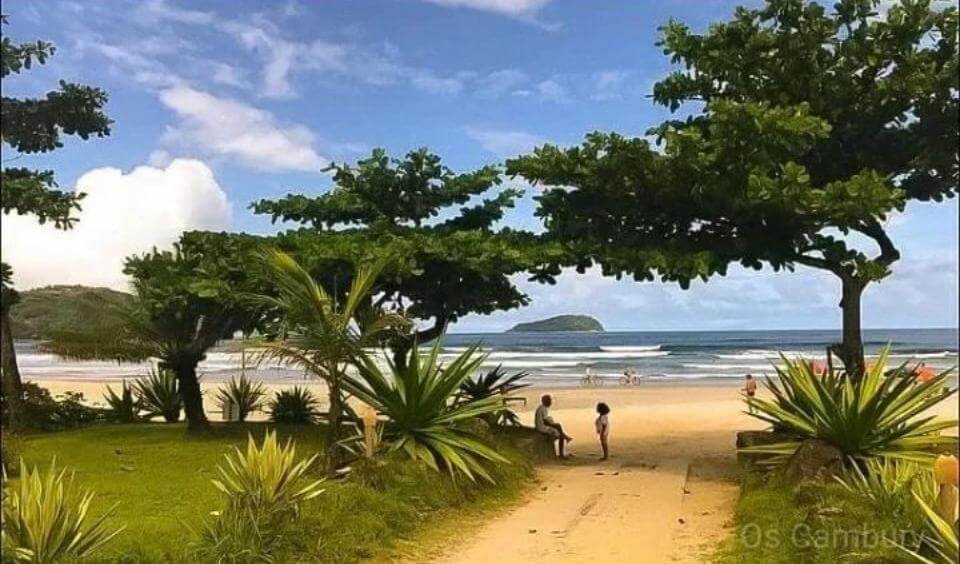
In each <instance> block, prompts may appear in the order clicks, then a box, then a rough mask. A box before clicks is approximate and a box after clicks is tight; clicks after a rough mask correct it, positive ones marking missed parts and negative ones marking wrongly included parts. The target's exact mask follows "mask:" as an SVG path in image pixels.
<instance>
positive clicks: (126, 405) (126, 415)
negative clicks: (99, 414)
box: [103, 380, 140, 423]
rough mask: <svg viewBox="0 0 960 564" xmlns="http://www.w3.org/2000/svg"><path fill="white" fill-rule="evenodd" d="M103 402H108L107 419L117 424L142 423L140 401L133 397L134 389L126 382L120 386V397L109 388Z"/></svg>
mask: <svg viewBox="0 0 960 564" xmlns="http://www.w3.org/2000/svg"><path fill="white" fill-rule="evenodd" d="M103 401H105V402H107V411H106V414H105V417H106V418H107V419H109V420H110V421H113V422H115V423H136V422H137V421H140V401H139V400H138V399H136V398H135V397H134V396H133V389H132V388H131V387H130V386H129V385H128V384H127V381H126V380H124V381H123V382H122V383H121V384H120V395H117V394H116V392H114V391H113V389H112V388H111V387H110V386H107V393H106V394H104V395H103Z"/></svg>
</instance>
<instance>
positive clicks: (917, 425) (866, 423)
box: [743, 350, 957, 463]
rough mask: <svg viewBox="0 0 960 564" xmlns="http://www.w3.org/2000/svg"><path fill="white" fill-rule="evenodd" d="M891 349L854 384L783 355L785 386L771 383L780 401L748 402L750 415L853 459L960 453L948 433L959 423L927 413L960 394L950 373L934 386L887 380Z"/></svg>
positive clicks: (789, 446) (773, 450)
mask: <svg viewBox="0 0 960 564" xmlns="http://www.w3.org/2000/svg"><path fill="white" fill-rule="evenodd" d="M887 354H888V351H887V350H884V351H883V352H882V353H881V355H880V358H879V359H878V361H877V362H876V363H874V364H873V366H871V367H870V369H869V370H867V371H866V372H865V373H864V375H863V378H861V379H859V380H857V381H852V380H851V379H850V378H846V377H845V376H844V375H843V374H840V373H838V374H830V373H825V374H822V375H821V374H817V373H816V372H815V371H814V370H813V369H812V368H811V367H810V365H809V364H808V363H806V362H803V361H791V360H790V359H788V358H786V357H783V363H784V367H783V368H782V369H781V368H778V369H777V371H778V372H779V376H780V383H779V384H777V383H776V382H774V381H773V380H771V379H769V378H768V379H767V380H766V387H767V389H768V390H769V391H770V393H771V394H772V395H773V399H772V400H766V399H760V398H758V397H752V398H747V399H746V401H747V404H748V405H749V406H750V407H751V408H752V409H751V412H750V413H749V415H750V416H752V417H756V418H758V419H761V420H763V421H766V422H768V423H771V424H772V425H774V426H775V427H777V428H780V429H783V430H786V431H788V432H790V433H792V434H795V435H797V436H798V437H799V438H800V439H801V440H802V439H820V440H823V441H825V442H827V443H829V444H831V445H833V446H834V447H836V448H838V449H839V450H840V451H841V452H842V453H843V454H844V455H845V456H848V457H853V458H858V459H861V458H866V457H871V456H885V457H894V458H901V459H909V460H916V461H925V462H928V463H929V462H930V461H931V460H932V459H933V458H934V454H933V452H935V451H937V450H940V449H942V448H944V447H947V448H950V449H951V450H955V449H956V444H957V438H956V437H951V436H945V435H942V434H941V433H940V431H943V430H945V429H951V428H955V427H956V426H957V420H955V419H950V420H945V419H940V418H937V417H936V416H933V415H926V414H925V412H926V411H927V410H928V409H930V408H931V407H933V406H935V405H937V404H939V403H940V402H943V401H945V400H947V399H948V398H949V397H950V396H952V395H953V394H954V393H956V391H957V390H956V389H948V388H945V383H946V379H947V378H948V377H949V373H948V372H944V373H943V374H940V375H938V376H936V377H934V378H931V379H929V380H927V381H920V380H918V379H915V378H909V377H903V376H898V375H891V376H886V375H885V374H884V373H885V368H884V367H885V365H886V359H887ZM799 445H800V442H799V441H797V442H784V443H779V444H775V445H768V446H762V447H749V448H746V449H743V450H744V451H745V452H755V453H769V454H777V455H781V456H779V457H777V458H776V460H783V459H784V457H785V456H788V455H790V454H792V453H793V452H794V451H795V450H796V449H797V447H798V446H799Z"/></svg>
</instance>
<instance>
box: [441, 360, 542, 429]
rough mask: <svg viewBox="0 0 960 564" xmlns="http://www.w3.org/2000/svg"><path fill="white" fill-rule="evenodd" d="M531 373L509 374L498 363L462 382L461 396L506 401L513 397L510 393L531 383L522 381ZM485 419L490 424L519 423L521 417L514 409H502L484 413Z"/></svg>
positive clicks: (471, 398)
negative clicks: (484, 372)
mask: <svg viewBox="0 0 960 564" xmlns="http://www.w3.org/2000/svg"><path fill="white" fill-rule="evenodd" d="M529 375H530V374H529V373H528V372H517V373H515V374H512V375H508V374H507V373H506V372H504V370H503V368H502V365H497V367H496V368H493V369H491V370H489V371H487V373H486V374H480V375H477V376H474V377H473V378H467V379H466V380H464V381H463V383H461V384H460V394H459V395H460V398H461V399H466V400H467V401H473V400H481V399H485V398H489V397H501V398H503V401H504V403H507V402H509V401H511V400H513V399H517V400H520V399H521V398H511V397H510V394H512V393H514V392H516V391H517V390H521V389H523V388H526V387H527V386H529V385H530V384H528V383H525V382H522V380H524V379H526V378H527V376H529ZM484 419H485V420H486V421H487V423H489V424H490V425H519V424H520V418H519V417H518V416H517V414H516V413H515V412H514V411H513V410H512V409H501V410H500V411H495V412H493V413H489V414H486V415H484Z"/></svg>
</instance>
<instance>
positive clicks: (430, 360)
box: [344, 340, 509, 482]
mask: <svg viewBox="0 0 960 564" xmlns="http://www.w3.org/2000/svg"><path fill="white" fill-rule="evenodd" d="M408 354H409V360H408V361H407V363H406V366H404V367H398V366H397V365H395V364H394V363H393V362H390V361H388V365H389V373H384V372H383V370H382V369H381V368H380V366H379V365H378V364H377V362H376V361H375V360H374V359H373V358H372V357H370V356H368V355H366V354H361V355H359V356H358V359H357V364H358V368H359V375H358V376H356V377H355V376H352V375H349V376H347V378H346V380H345V386H344V388H345V389H346V390H347V391H348V392H350V393H351V394H353V395H354V396H355V397H356V398H357V399H359V400H360V401H362V402H364V403H366V404H367V405H369V406H370V407H372V408H373V409H375V410H376V411H377V412H379V413H380V414H382V415H385V416H386V417H387V419H388V420H387V423H386V425H385V428H384V432H383V435H384V436H383V440H384V444H385V445H387V446H388V448H390V449H391V450H402V451H404V452H406V453H407V454H408V455H409V456H410V457H411V458H413V459H415V460H421V461H423V462H425V463H426V464H428V465H429V466H431V467H432V468H435V469H439V468H440V467H443V468H445V469H446V470H448V471H449V472H450V473H451V474H454V475H455V474H458V473H460V474H463V475H465V476H467V477H468V478H469V479H471V480H473V479H475V476H480V477H482V478H484V479H485V480H488V481H491V482H492V481H493V479H492V478H491V477H490V474H489V473H488V472H487V470H486V469H485V468H484V465H483V462H484V461H486V462H497V463H504V464H507V463H509V461H508V460H507V459H506V458H504V457H503V456H501V455H500V454H499V453H497V451H496V450H494V449H493V448H491V447H490V446H489V445H487V444H485V443H484V442H483V441H482V440H480V439H479V438H478V437H476V436H474V435H473V434H471V433H470V432H469V431H466V430H464V429H462V428H461V427H459V426H458V424H460V423H463V422H466V421H468V420H470V419H472V418H475V417H480V416H483V415H485V414H488V413H494V412H496V411H498V410H501V409H503V399H502V398H500V397H499V396H491V397H487V398H483V399H479V400H472V401H462V402H457V401H454V400H455V395H456V393H457V390H458V389H459V388H460V384H462V383H463V382H464V381H465V380H466V379H467V378H468V377H469V376H470V375H471V374H472V373H473V372H474V371H475V370H476V369H477V367H479V366H480V364H481V363H482V362H483V358H484V357H483V356H481V355H478V354H477V347H470V348H469V349H467V350H466V351H465V352H464V353H463V354H461V355H459V356H458V357H456V358H455V359H453V361H452V362H450V364H448V365H446V366H443V365H442V364H441V363H440V360H439V357H440V341H439V340H437V342H436V343H435V344H434V345H433V348H432V350H431V351H430V354H428V355H426V356H425V357H424V358H421V357H420V354H419V351H418V349H417V347H413V348H412V349H411V351H410V352H409V353H408Z"/></svg>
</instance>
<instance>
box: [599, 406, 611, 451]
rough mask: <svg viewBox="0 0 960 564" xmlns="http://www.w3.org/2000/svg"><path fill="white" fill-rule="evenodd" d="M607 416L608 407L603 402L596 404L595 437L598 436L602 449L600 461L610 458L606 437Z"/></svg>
mask: <svg viewBox="0 0 960 564" xmlns="http://www.w3.org/2000/svg"><path fill="white" fill-rule="evenodd" d="M609 414H610V406H608V405H607V404H605V403H603V402H600V403H598V404H597V421H596V425H597V435H599V436H600V448H602V449H603V458H601V459H600V460H606V459H607V458H609V456H610V449H609V447H608V446H607V437H608V436H609V435H610V419H609V418H608V417H607V415H609Z"/></svg>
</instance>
